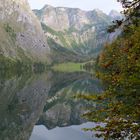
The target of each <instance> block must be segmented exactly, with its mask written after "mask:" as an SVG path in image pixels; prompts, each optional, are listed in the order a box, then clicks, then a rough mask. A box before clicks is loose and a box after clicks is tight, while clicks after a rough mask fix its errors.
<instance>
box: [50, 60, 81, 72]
mask: <svg viewBox="0 0 140 140" xmlns="http://www.w3.org/2000/svg"><path fill="white" fill-rule="evenodd" d="M82 66H83V63H72V62H69V63H62V64H56V65H54V66H53V67H52V69H53V70H54V71H60V72H76V71H83V69H82Z"/></svg>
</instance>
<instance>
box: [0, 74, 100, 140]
mask: <svg viewBox="0 0 140 140" xmlns="http://www.w3.org/2000/svg"><path fill="white" fill-rule="evenodd" d="M101 91H102V88H101V85H100V82H99V80H97V79H96V78H95V77H94V76H92V75H91V74H89V73H85V72H76V73H60V72H46V73H42V74H31V73H28V74H27V73H26V74H19V75H12V74H9V75H8V76H7V74H6V75H4V74H2V75H0V139H1V140H11V138H12V140H28V139H29V137H30V135H31V132H32V130H33V127H34V125H35V124H37V125H45V126H46V127H47V128H48V129H52V128H55V127H57V126H60V127H62V126H70V125H75V124H82V123H83V122H85V120H83V119H82V118H81V114H83V113H84V112H85V107H88V106H90V102H89V103H87V102H86V101H81V100H80V101H79V100H76V99H73V98H72V96H73V95H76V94H78V93H83V94H87V93H88V94H89V93H91V94H93V93H100V92H101Z"/></svg>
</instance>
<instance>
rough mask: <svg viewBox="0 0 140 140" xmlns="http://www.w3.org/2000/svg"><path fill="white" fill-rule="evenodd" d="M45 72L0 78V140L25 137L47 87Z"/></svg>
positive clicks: (44, 96)
mask: <svg viewBox="0 0 140 140" xmlns="http://www.w3.org/2000/svg"><path fill="white" fill-rule="evenodd" d="M48 78H49V77H47V74H43V75H37V76H35V75H33V76H31V75H28V74H26V75H23V76H20V77H16V76H15V77H13V78H9V79H8V80H4V78H2V79H3V80H0V140H11V139H12V140H28V139H29V136H30V134H31V132H32V128H33V126H34V124H35V123H36V121H37V120H38V117H39V115H40V114H41V113H42V110H43V107H44V104H45V101H46V97H47V95H48V90H49V88H50V84H49V82H47V79H48Z"/></svg>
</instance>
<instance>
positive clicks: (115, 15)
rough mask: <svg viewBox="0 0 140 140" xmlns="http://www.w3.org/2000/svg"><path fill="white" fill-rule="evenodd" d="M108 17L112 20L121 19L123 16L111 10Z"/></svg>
mask: <svg viewBox="0 0 140 140" xmlns="http://www.w3.org/2000/svg"><path fill="white" fill-rule="evenodd" d="M109 16H110V17H111V18H113V19H121V18H122V17H123V15H122V14H121V13H120V12H118V11H116V10H111V11H110V13H109Z"/></svg>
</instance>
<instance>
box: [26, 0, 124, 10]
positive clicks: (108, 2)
mask: <svg viewBox="0 0 140 140" xmlns="http://www.w3.org/2000/svg"><path fill="white" fill-rule="evenodd" d="M28 1H29V4H30V6H31V8H32V9H41V8H42V7H43V6H44V5H45V4H48V5H51V6H55V7H71V8H80V9H82V10H93V9H100V10H102V11H104V12H105V13H109V12H110V11H111V10H112V9H114V10H117V11H121V5H120V3H118V2H117V0H28Z"/></svg>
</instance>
